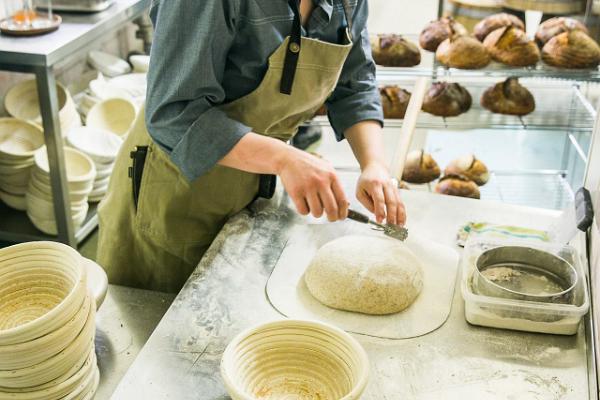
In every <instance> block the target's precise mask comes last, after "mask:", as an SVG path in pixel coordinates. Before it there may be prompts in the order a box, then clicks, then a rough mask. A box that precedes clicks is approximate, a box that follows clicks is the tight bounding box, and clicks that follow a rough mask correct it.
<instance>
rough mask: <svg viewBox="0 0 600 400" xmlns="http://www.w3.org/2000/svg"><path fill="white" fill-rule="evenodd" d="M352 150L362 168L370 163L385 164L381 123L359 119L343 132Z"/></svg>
mask: <svg viewBox="0 0 600 400" xmlns="http://www.w3.org/2000/svg"><path fill="white" fill-rule="evenodd" d="M344 136H345V137H346V140H348V143H350V147H351V148H352V152H353V153H354V156H355V157H356V160H357V161H358V163H359V164H360V168H361V169H362V170H364V169H365V168H366V166H368V165H369V164H371V163H374V162H376V163H379V164H381V165H386V162H385V152H384V149H383V135H382V128H381V124H380V123H379V122H377V121H361V122H359V123H357V124H355V125H353V126H352V127H350V128H349V129H348V130H346V132H345V133H344Z"/></svg>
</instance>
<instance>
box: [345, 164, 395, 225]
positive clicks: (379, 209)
mask: <svg viewBox="0 0 600 400" xmlns="http://www.w3.org/2000/svg"><path fill="white" fill-rule="evenodd" d="M394 182H396V180H395V179H394V180H392V177H391V176H390V173H389V170H388V169H387V167H386V166H385V165H383V164H381V163H379V162H372V163H370V164H368V165H367V166H365V168H363V171H362V174H361V175H360V177H359V178H358V184H357V185H356V198H357V199H358V200H359V201H360V202H361V203H362V204H363V205H364V206H365V207H366V208H367V209H368V210H369V211H371V212H372V213H373V214H375V218H376V220H377V222H379V223H382V222H383V220H384V219H385V220H386V222H387V223H389V224H398V225H404V223H405V222H406V211H405V209H404V204H403V203H402V200H400V194H399V193H398V188H397V187H396V186H395V184H394Z"/></svg>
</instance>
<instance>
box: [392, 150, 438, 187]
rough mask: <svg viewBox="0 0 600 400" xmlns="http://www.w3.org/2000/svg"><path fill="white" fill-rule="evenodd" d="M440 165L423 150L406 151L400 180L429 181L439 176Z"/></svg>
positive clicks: (412, 181) (411, 181) (410, 181)
mask: <svg viewBox="0 0 600 400" xmlns="http://www.w3.org/2000/svg"><path fill="white" fill-rule="evenodd" d="M440 172H441V171H440V167H439V165H438V163H437V162H435V160H434V159H433V157H431V155H430V154H427V153H425V151H424V150H414V151H411V152H410V153H408V155H407V156H406V161H405V163H404V172H402V180H403V181H405V182H408V183H429V182H432V181H435V180H436V179H437V178H439V177H440Z"/></svg>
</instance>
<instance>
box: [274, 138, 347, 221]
mask: <svg viewBox="0 0 600 400" xmlns="http://www.w3.org/2000/svg"><path fill="white" fill-rule="evenodd" d="M277 175H279V177H280V178H281V182H282V183H283V186H284V187H285V190H286V191H287V193H288V194H289V195H290V197H291V198H292V200H293V202H294V204H295V205H296V208H297V209H298V212H299V213H300V214H302V215H308V214H309V213H310V214H312V215H313V216H314V217H316V218H319V217H321V216H322V215H323V212H325V213H326V214H327V219H328V220H329V221H331V222H334V221H338V220H343V219H345V218H346V217H347V216H348V205H349V203H348V200H347V198H346V195H345V194H344V189H342V185H341V183H340V180H339V178H338V176H337V174H336V172H335V169H334V168H333V166H332V165H331V163H330V162H329V161H326V160H323V159H320V158H319V157H316V156H314V155H312V154H309V153H307V152H304V151H302V150H298V149H295V148H293V147H291V146H290V147H288V148H287V151H286V154H285V155H284V156H283V157H282V160H281V163H280V167H279V169H278V173H277Z"/></svg>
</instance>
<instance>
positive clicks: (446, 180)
mask: <svg viewBox="0 0 600 400" xmlns="http://www.w3.org/2000/svg"><path fill="white" fill-rule="evenodd" d="M435 191H436V192H437V193H440V194H447V195H449V196H458V197H469V198H472V199H479V198H480V197H481V193H480V192H479V186H477V184H476V183H475V182H473V181H472V180H470V179H468V178H466V177H464V176H462V175H446V176H444V177H443V178H442V179H440V180H439V181H438V183H437V185H436V186H435Z"/></svg>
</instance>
